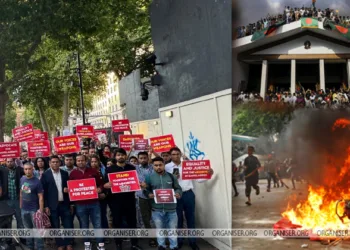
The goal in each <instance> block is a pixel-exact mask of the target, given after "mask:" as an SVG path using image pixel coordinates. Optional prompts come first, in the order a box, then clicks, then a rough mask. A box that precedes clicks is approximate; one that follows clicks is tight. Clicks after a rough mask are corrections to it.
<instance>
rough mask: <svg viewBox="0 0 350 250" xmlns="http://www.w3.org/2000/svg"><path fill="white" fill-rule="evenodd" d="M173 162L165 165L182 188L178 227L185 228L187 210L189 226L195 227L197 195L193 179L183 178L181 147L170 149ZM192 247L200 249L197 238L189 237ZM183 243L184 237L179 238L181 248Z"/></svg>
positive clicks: (190, 227)
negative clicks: (184, 218) (194, 190)
mask: <svg viewBox="0 0 350 250" xmlns="http://www.w3.org/2000/svg"><path fill="white" fill-rule="evenodd" d="M170 156H171V162H170V163H168V164H167V165H166V166H165V170H166V171H167V172H168V173H171V174H174V175H175V176H176V177H177V179H178V181H179V184H180V186H181V188H182V197H181V199H178V201H177V208H176V212H177V217H178V228H179V229H182V228H183V212H185V217H186V222H187V228H188V229H195V228H196V227H195V195H194V193H193V188H194V185H193V181H192V180H182V178H181V173H182V163H181V156H182V153H181V150H180V149H179V148H172V149H171V150H170ZM209 174H211V175H213V174H214V171H213V170H212V169H210V170H209ZM204 181H206V180H197V182H199V183H200V182H204ZM189 243H190V247H191V249H192V250H198V249H199V248H198V246H197V244H196V239H195V238H189ZM182 245H183V238H178V246H179V249H180V248H181V247H182Z"/></svg>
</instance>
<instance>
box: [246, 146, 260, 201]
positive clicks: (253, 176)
mask: <svg viewBox="0 0 350 250" xmlns="http://www.w3.org/2000/svg"><path fill="white" fill-rule="evenodd" d="M253 153H254V147H252V146H249V147H248V157H247V158H245V159H244V164H243V165H244V167H245V171H244V175H245V180H246V182H245V195H246V196H247V198H248V201H247V202H246V203H245V204H247V205H248V206H250V205H252V203H251V200H250V193H251V191H252V187H253V188H254V189H255V190H256V195H259V194H260V188H259V186H258V183H259V172H258V170H259V168H260V167H261V164H260V162H259V160H258V158H257V157H256V156H254V155H253Z"/></svg>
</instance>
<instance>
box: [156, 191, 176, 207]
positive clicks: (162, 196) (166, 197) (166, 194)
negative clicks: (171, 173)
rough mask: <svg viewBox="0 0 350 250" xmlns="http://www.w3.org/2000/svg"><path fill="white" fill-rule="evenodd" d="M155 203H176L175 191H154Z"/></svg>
mask: <svg viewBox="0 0 350 250" xmlns="http://www.w3.org/2000/svg"><path fill="white" fill-rule="evenodd" d="M153 194H154V201H155V203H157V204H158V203H176V202H177V201H176V197H175V192H174V189H156V190H153Z"/></svg>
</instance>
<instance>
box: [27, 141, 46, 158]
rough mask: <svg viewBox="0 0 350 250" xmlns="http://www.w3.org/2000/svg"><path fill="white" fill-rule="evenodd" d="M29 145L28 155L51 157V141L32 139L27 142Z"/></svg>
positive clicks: (30, 156) (31, 156)
mask: <svg viewBox="0 0 350 250" xmlns="http://www.w3.org/2000/svg"><path fill="white" fill-rule="evenodd" d="M27 145H28V157H29V158H37V157H49V156H50V152H51V147H50V142H49V141H31V142H27Z"/></svg>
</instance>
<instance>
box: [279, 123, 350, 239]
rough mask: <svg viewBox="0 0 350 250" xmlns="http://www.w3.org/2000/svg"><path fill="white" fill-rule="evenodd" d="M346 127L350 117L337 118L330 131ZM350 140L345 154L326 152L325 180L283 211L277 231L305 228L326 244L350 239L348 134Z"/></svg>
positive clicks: (311, 237)
mask: <svg viewBox="0 0 350 250" xmlns="http://www.w3.org/2000/svg"><path fill="white" fill-rule="evenodd" d="M344 129H345V130H349V129H350V120H347V119H338V120H336V121H335V123H334V124H333V127H332V128H331V129H330V130H331V131H329V132H330V133H332V131H333V132H335V131H337V130H344ZM347 133H348V131H347ZM341 139H343V138H341ZM348 141H349V142H348V146H347V147H346V148H344V151H345V153H346V154H341V155H342V156H344V155H345V157H342V158H341V159H340V157H339V155H340V154H339V155H327V162H326V163H325V165H324V166H318V167H319V169H320V171H321V172H323V173H322V174H321V175H322V180H323V181H322V183H321V184H318V185H309V188H308V191H309V192H308V197H307V199H306V200H304V201H302V202H300V203H299V204H298V205H297V206H295V207H290V206H288V208H287V210H286V211H285V212H283V213H282V216H283V219H281V220H280V221H278V222H277V223H276V224H275V225H274V228H273V229H274V231H275V232H276V235H281V233H282V234H283V231H284V230H306V231H307V232H308V234H306V235H307V236H308V238H309V239H310V240H318V241H321V242H322V243H324V244H330V245H335V244H336V243H337V242H340V241H341V240H350V138H349V137H348ZM342 147H343V146H342ZM338 150H339V148H338ZM324 170H326V171H324Z"/></svg>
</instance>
